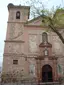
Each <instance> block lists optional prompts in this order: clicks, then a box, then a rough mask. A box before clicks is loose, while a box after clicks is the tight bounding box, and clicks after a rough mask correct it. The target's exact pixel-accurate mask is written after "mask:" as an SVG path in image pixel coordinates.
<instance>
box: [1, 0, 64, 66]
mask: <svg viewBox="0 0 64 85" xmlns="http://www.w3.org/2000/svg"><path fill="white" fill-rule="evenodd" d="M27 1H31V0H1V1H0V66H2V62H3V53H4V45H5V43H4V40H5V39H6V30H7V21H8V9H7V5H8V4H9V3H13V4H14V5H20V4H21V5H27V3H26V2H27ZM41 1H42V2H43V4H44V5H45V7H46V8H49V9H51V8H52V7H53V6H54V7H56V6H60V5H61V6H62V7H64V0H41Z"/></svg>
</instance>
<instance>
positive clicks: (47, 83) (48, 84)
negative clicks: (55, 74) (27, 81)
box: [38, 82, 60, 85]
mask: <svg viewBox="0 0 64 85" xmlns="http://www.w3.org/2000/svg"><path fill="white" fill-rule="evenodd" d="M38 85H60V83H59V82H44V83H42V82H40V83H39V84H38Z"/></svg>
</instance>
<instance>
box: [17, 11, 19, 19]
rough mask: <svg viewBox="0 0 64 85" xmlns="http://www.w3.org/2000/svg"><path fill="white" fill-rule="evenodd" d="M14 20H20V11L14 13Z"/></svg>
mask: <svg viewBox="0 0 64 85" xmlns="http://www.w3.org/2000/svg"><path fill="white" fill-rule="evenodd" d="M16 19H20V11H17V12H16Z"/></svg>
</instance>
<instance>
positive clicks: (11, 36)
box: [2, 3, 30, 73]
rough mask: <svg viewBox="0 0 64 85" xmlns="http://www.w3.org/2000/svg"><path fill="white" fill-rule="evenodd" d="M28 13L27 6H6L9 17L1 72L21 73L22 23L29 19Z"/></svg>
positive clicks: (22, 52) (22, 57) (22, 56)
mask: <svg viewBox="0 0 64 85" xmlns="http://www.w3.org/2000/svg"><path fill="white" fill-rule="evenodd" d="M29 11H30V7H29V6H21V5H19V6H18V5H17V6H16V5H13V4H11V3H10V4H8V12H9V16H8V23H7V34H6V40H5V47H4V55H3V56H4V57H3V71H2V72H5V73H6V72H10V71H11V72H12V71H13V70H15V71H17V70H19V71H20V70H22V71H23V69H24V67H22V64H21V62H20V61H22V60H24V58H25V52H24V42H25V41H24V23H25V22H26V21H28V19H29ZM23 63H24V62H23ZM26 67H27V66H26ZM25 71H26V70H25Z"/></svg>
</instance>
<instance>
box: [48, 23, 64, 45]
mask: <svg viewBox="0 0 64 85" xmlns="http://www.w3.org/2000/svg"><path fill="white" fill-rule="evenodd" d="M49 27H50V28H51V30H52V31H53V32H55V33H56V34H57V35H58V36H59V38H60V40H61V41H62V43H63V44H64V38H63V36H62V35H61V33H59V32H58V30H56V29H55V28H54V26H52V25H49Z"/></svg>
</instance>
